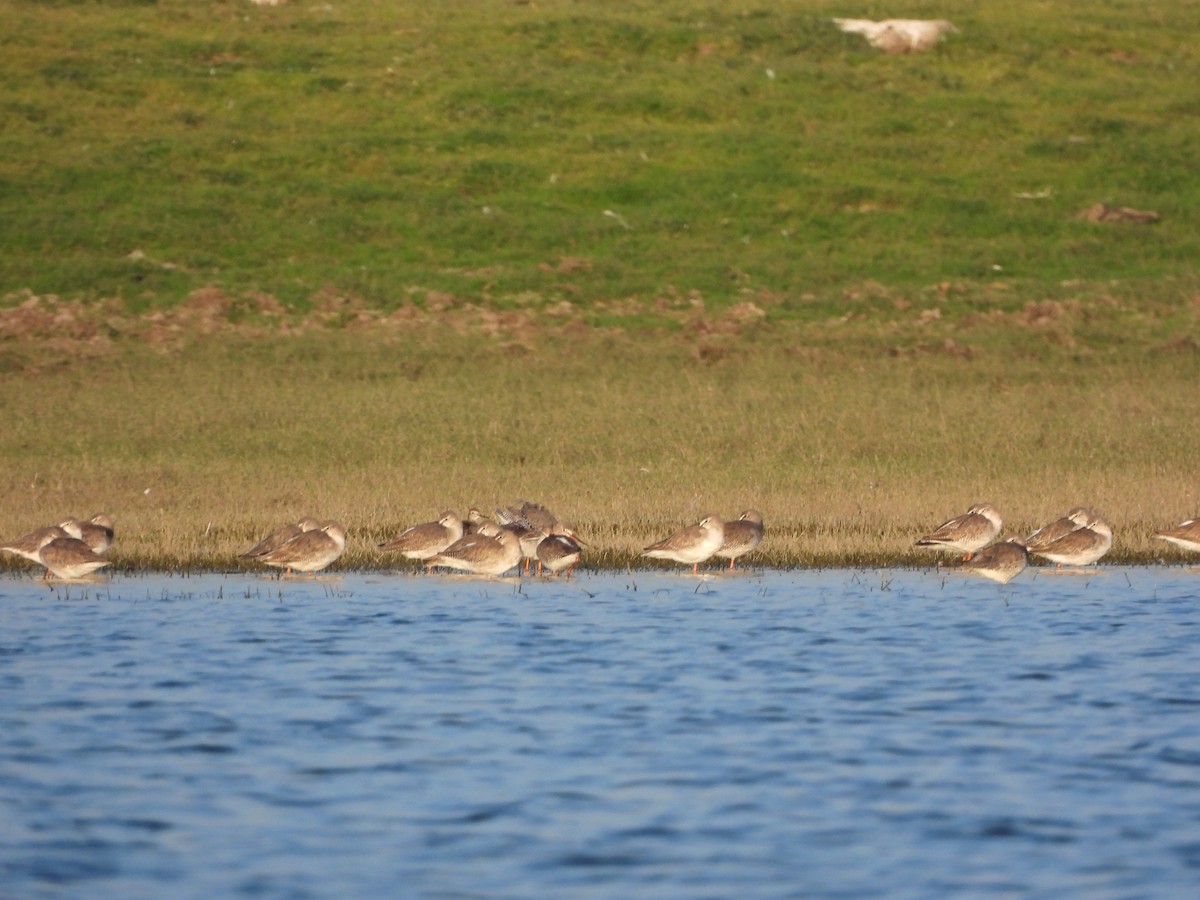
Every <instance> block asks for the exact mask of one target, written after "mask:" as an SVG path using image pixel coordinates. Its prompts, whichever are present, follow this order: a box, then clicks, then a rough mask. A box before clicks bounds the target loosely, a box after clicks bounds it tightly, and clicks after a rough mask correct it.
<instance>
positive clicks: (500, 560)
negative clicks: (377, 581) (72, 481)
mask: <svg viewBox="0 0 1200 900" xmlns="http://www.w3.org/2000/svg"><path fill="white" fill-rule="evenodd" d="M1001 527H1002V525H1001V519H1000V513H998V512H997V511H996V508H995V507H994V506H992V505H991V504H990V503H979V504H976V505H975V506H972V507H971V508H970V509H969V510H967V511H966V512H965V513H963V514H962V515H961V516H955V517H954V518H953V519H949V520H948V521H946V522H943V523H942V524H941V525H939V526H938V527H937V528H935V529H934V530H933V531H931V532H929V534H927V535H925V536H924V537H921V538H919V539H918V540H917V541H916V543H915V546H917V547H928V548H931V549H934V550H947V551H951V552H954V553H961V554H963V563H962V567H961V568H962V570H963V571H964V572H968V573H971V574H975V575H981V576H983V577H984V578H988V579H991V580H992V581H998V582H1000V583H1001V584H1007V583H1008V582H1009V581H1011V580H1012V579H1013V578H1015V577H1016V576H1017V575H1019V574H1020V573H1021V572H1023V571H1024V570H1025V568H1026V566H1027V565H1028V564H1029V557H1030V555H1033V556H1040V557H1042V558H1043V559H1047V560H1049V561H1050V562H1052V563H1056V564H1057V565H1058V568H1059V569H1062V567H1063V566H1071V567H1076V568H1079V567H1084V566H1091V565H1093V564H1094V563H1096V562H1098V561H1099V560H1100V559H1101V558H1102V557H1103V556H1104V555H1105V554H1106V553H1108V551H1109V550H1110V549H1112V543H1113V532H1112V527H1111V526H1110V525H1109V523H1108V522H1107V521H1105V520H1104V518H1103V517H1102V516H1099V515H1097V514H1096V513H1094V512H1092V511H1091V510H1089V509H1088V508H1087V507H1083V506H1077V507H1075V508H1074V509H1072V510H1071V511H1070V512H1068V513H1067V514H1066V515H1065V516H1063V517H1062V518H1061V519H1057V520H1055V521H1053V522H1051V523H1050V524H1049V525H1046V526H1045V527H1044V528H1039V529H1038V530H1037V531H1035V532H1034V533H1033V534H1031V535H1029V536H1028V537H1026V538H1008V539H1006V540H1003V541H999V540H997V539H998V538H999V537H1000V531H1001ZM1154 537H1156V538H1158V539H1159V540H1163V541H1167V542H1169V543H1172V544H1175V545H1176V546H1178V547H1182V548H1183V549H1184V550H1189V551H1192V552H1196V553H1200V518H1194V519H1188V520H1187V521H1186V522H1182V523H1181V524H1179V525H1178V526H1176V527H1175V528H1169V529H1167V530H1165V531H1160V532H1157V533H1156V534H1155V535H1154ZM762 539H763V517H762V515H761V514H760V513H759V512H758V511H757V510H754V509H748V510H746V511H745V512H744V513H742V514H741V515H740V516H739V517H738V518H737V519H733V520H730V521H724V520H722V519H721V518H719V517H718V516H715V515H709V516H705V517H704V518H703V519H701V520H700V521H699V522H698V523H696V524H695V525H689V526H687V527H686V528H683V529H681V530H680V531H676V532H675V533H674V534H671V535H668V536H667V537H665V538H663V539H662V540H661V541H656V542H655V543H653V544H651V545H650V546H648V547H645V548H644V549H643V550H642V556H646V557H649V558H651V559H665V560H669V561H671V562H677V563H682V564H683V565H690V566H691V567H692V574H693V575H695V574H698V573H699V566H700V564H701V563H704V562H707V561H708V560H710V559H712V558H713V557H714V556H716V557H720V558H723V559H728V560H729V569H731V570H732V569H733V568H734V563H735V561H736V560H737V559H739V558H740V557H742V556H744V555H746V554H747V553H751V552H752V551H754V550H755V549H757V547H758V545H759V544H761V543H762ZM112 544H113V520H112V518H111V517H109V516H108V515H106V514H104V513H98V514H96V515H94V516H92V518H90V519H88V520H86V521H84V520H80V519H76V518H73V517H72V518H67V519H63V520H62V521H61V522H59V523H58V524H56V525H47V526H45V527H43V528H38V529H36V530H34V531H31V532H29V533H28V534H25V535H22V536H21V537H19V538H17V539H16V540H13V541H7V542H5V543H4V544H0V551H5V552H8V553H13V554H16V555H17V556H22V557H25V558H26V559H29V560H32V561H33V562H35V563H38V564H40V565H42V566H44V567H45V569H46V572H45V575H44V576H43V577H45V578H49V577H50V576H51V575H53V576H55V577H57V578H61V579H64V580H76V579H80V578H85V577H87V576H88V575H91V574H92V573H93V572H95V571H96V570H98V569H101V568H103V567H104V566H107V565H109V560H108V558H107V555H106V554H107V553H108V550H109V548H110V547H112ZM586 546H587V542H585V541H584V540H583V539H582V538H581V537H580V536H579V535H578V533H577V532H576V531H575V529H574V528H573V527H572V526H571V525H569V524H568V523H567V522H564V521H563V520H562V519H560V518H559V517H558V516H556V515H555V514H554V513H552V512H550V510H548V509H547V508H546V507H544V506H542V505H541V504H540V503H532V502H530V501H528V500H519V501H517V503H516V504H515V505H513V506H508V507H504V508H502V509H501V508H497V509H496V518H495V519H489V518H487V517H485V516H484V515H483V514H482V513H481V512H480V511H479V510H478V509H477V508H472V509H471V510H470V512H468V513H467V516H466V518H465V519H462V518H459V516H458V514H457V513H455V512H453V511H446V512H444V513H442V515H441V516H440V517H439V518H438V519H437V520H436V521H433V522H422V523H421V524H419V525H413V526H412V527H411V528H408V529H406V530H404V531H403V532H401V533H400V534H399V535H397V536H396V537H394V538H392V539H391V540H388V541H384V542H382V543H380V544H379V545H378V548H379V549H380V550H382V551H384V552H395V553H399V554H401V555H402V556H404V557H406V558H408V559H411V560H416V561H417V562H419V563H421V564H423V565H424V566H425V567H426V569H427V571H429V572H432V571H433V569H435V568H447V569H457V570H460V571H464V572H471V573H474V574H477V575H488V576H499V575H503V574H505V573H507V572H509V571H511V570H513V569H516V568H518V567H519V566H520V565H521V563H522V561H524V564H525V572H526V574H528V573H529V570H530V567H531V565H532V564H533V563H534V562H535V561H536V562H537V573H538V574H539V575H541V574H543V572H549V573H550V574H552V575H557V574H559V573H560V572H563V571H566V573H567V577H570V575H571V570H572V569H573V568H574V567H575V564H576V563H577V562H578V561H579V559H580V556H581V555H582V554H583V548H584V547H586ZM345 550H346V529H345V528H344V527H343V526H342V525H341V523H339V522H336V521H332V520H328V521H321V520H319V519H314V518H310V517H305V518H303V519H300V520H299V521H297V522H292V523H289V524H287V525H285V526H284V527H282V528H280V529H279V530H278V531H275V532H273V533H271V534H269V535H267V536H266V537H265V538H263V539H262V540H261V541H259V542H258V543H257V544H255V545H254V546H253V547H251V548H250V549H249V550H247V551H246V552H245V553H242V554H240V555H239V558H240V559H245V560H250V561H253V562H258V563H262V564H264V565H267V566H271V567H273V568H276V569H280V570H282V574H286V575H291V574H292V573H295V572H303V573H307V574H309V575H311V574H313V573H315V572H320V571H322V570H323V569H325V568H327V567H328V566H329V565H331V564H332V563H333V562H335V561H336V560H337V559H338V558H339V557H340V556H341V555H342V553H344V552H345Z"/></svg>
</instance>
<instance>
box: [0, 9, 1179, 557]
mask: <svg viewBox="0 0 1200 900" xmlns="http://www.w3.org/2000/svg"><path fill="white" fill-rule="evenodd" d="M901 6H902V7H904V8H897V9H892V10H889V11H890V12H891V13H892V14H894V15H902V14H908V13H912V14H917V15H919V14H921V12H922V10H919V9H918V8H917V7H916V6H912V9H911V10H910V9H909V8H908V7H907V6H905V5H904V4H901ZM1032 8H1033V7H1032V5H1031V4H1013V5H1010V6H1009V7H1006V8H1005V10H1003V11H1001V10H991V9H990V8H989V10H987V11H986V14H985V13H984V11H981V10H979V9H977V8H976V7H975V6H974V5H970V4H961V5H955V4H951V8H948V9H941V8H940V9H939V13H938V14H939V15H946V16H948V17H949V18H952V19H954V20H955V21H956V23H957V24H958V25H959V26H960V28H962V29H963V33H962V34H961V35H959V36H955V37H953V38H952V39H951V40H950V41H948V42H947V43H946V44H945V45H943V47H941V48H939V50H938V51H936V52H935V53H934V54H930V55H924V56H920V57H916V56H914V57H884V56H880V55H878V54H875V53H874V52H873V51H870V50H869V48H866V47H865V45H860V43H859V42H858V40H857V39H855V38H850V37H848V36H845V35H841V34H840V33H838V32H836V30H834V29H832V27H830V26H828V23H827V22H826V18H825V16H826V13H828V14H830V15H832V14H842V13H844V12H845V10H844V9H841V8H838V9H834V8H833V7H832V6H830V7H829V8H828V9H825V8H823V7H820V6H816V7H811V8H809V7H806V8H804V9H803V10H780V9H779V8H777V5H771V6H767V5H760V4H754V3H750V4H745V5H732V6H729V7H722V8H712V7H708V6H701V5H698V4H696V3H694V2H687V0H675V2H667V3H654V4H650V3H628V4H620V5H619V6H610V5H603V4H601V5H595V6H590V7H586V8H581V7H578V6H577V5H574V4H568V3H559V2H553V0H551V2H547V3H539V4H537V5H536V6H534V5H522V4H509V3H490V2H484V3H464V4H461V5H456V4H439V5H437V7H436V8H431V7H429V5H426V4H394V3H369V2H364V3H359V4H339V5H337V6H336V7H329V6H326V7H322V6H319V5H316V6H312V5H308V4H295V5H292V6H289V7H281V8H277V9H272V10H269V11H268V10H260V9H258V8H256V7H249V5H248V4H242V3H232V2H230V3H222V2H216V3H212V4H186V3H182V2H180V3H175V2H166V0H164V2H160V3H156V4H155V3H129V4H32V3H13V4H9V5H7V6H6V7H5V8H4V10H3V13H2V15H3V16H4V17H5V18H6V20H8V24H9V25H11V26H12V27H7V28H4V29H0V31H3V33H4V37H3V38H2V40H3V42H4V49H5V53H4V54H0V67H2V68H0V72H2V73H3V74H2V78H3V95H2V98H3V103H4V107H5V113H6V115H7V116H8V126H6V129H5V134H4V138H3V141H4V148H5V152H4V153H2V154H0V213H2V214H0V250H2V251H3V259H4V263H3V266H0V291H3V292H4V294H5V299H4V301H3V302H0V400H2V408H3V410H4V429H3V434H2V435H0V457H2V458H3V461H4V466H3V471H2V473H0V534H3V535H5V536H14V535H16V534H18V533H21V532H23V531H25V530H28V529H29V528H32V527H34V526H36V525H40V524H43V523H45V522H49V521H53V520H55V519H56V518H58V517H61V516H63V515H67V514H75V515H89V514H91V513H92V512H95V511H98V510H102V509H103V510H105V511H107V512H109V513H111V514H112V515H113V516H114V517H115V518H116V520H117V526H118V543H117V546H116V548H115V549H114V551H113V556H114V560H115V561H116V563H117V566H118V568H120V567H127V568H150V569H165V570H178V569H189V568H219V569H227V568H230V567H232V566H235V565H237V564H236V563H235V562H234V556H235V555H236V553H237V552H238V551H240V550H242V549H244V548H245V547H246V546H249V544H250V543H252V542H253V540H255V539H256V538H257V537H258V536H260V535H261V534H262V533H263V532H265V531H266V530H269V529H271V528H273V527H275V526H277V525H278V524H280V523H281V522H283V521H286V520H289V519H295V518H297V517H298V516H300V515H305V514H313V515H318V516H321V517H335V518H339V519H341V520H342V521H343V522H344V523H345V524H346V525H347V526H348V527H349V529H350V532H351V544H350V547H349V550H348V552H347V554H346V557H345V558H344V561H343V562H342V563H339V565H340V566H343V567H358V568H370V567H388V566H392V565H397V566H403V563H402V562H401V561H398V560H394V559H391V558H385V557H382V556H380V555H379V554H377V553H375V551H374V549H373V548H374V543H375V541H377V540H381V539H383V538H385V537H389V536H391V535H392V534H394V533H395V532H397V531H398V530H400V529H402V528H403V527H405V526H407V525H409V524H412V523H413V522H416V521H424V520H427V519H429V518H432V517H434V516H435V515H436V514H437V513H438V512H439V511H440V510H442V509H443V508H446V507H452V508H456V509H458V510H459V511H460V512H463V511H465V509H466V508H467V507H468V506H471V505H478V506H480V507H482V508H484V509H490V508H491V507H492V506H494V505H499V504H503V503H507V502H511V501H512V500H514V499H516V498H517V497H528V498H531V499H536V500H541V501H543V502H545V503H547V504H548V505H550V506H551V507H552V508H554V509H555V510H557V511H559V512H560V513H561V514H562V515H564V516H566V517H568V518H570V519H571V520H573V521H574V523H575V524H576V525H577V526H579V528H580V529H581V531H582V532H583V533H584V535H585V536H586V537H587V538H588V539H589V540H590V541H591V543H592V545H593V548H592V550H591V552H590V553H589V554H588V555H587V556H585V561H586V562H587V564H589V565H593V566H604V567H623V566H626V565H639V564H641V563H639V561H638V560H637V557H636V552H637V550H638V549H640V547H641V546H644V545H645V544H646V543H648V542H649V541H651V540H654V539H656V538H658V537H661V536H662V535H663V534H664V533H666V532H667V531H669V530H672V529H674V528H676V527H679V526H681V525H683V524H687V523H689V522H692V521H696V520H698V519H699V517H700V516H701V515H703V514H704V513H706V512H709V511H715V512H717V513H718V514H721V515H724V516H728V517H735V516H736V515H737V514H738V513H739V512H740V511H741V510H742V509H744V508H746V507H749V506H754V507H757V508H759V509H760V510H761V511H762V512H763V513H764V515H765V517H766V520H767V525H768V539H767V541H766V542H764V545H763V547H762V548H761V550H760V551H759V553H758V554H757V556H756V557H755V560H756V563H757V564H759V565H778V566H795V565H804V566H823V565H846V564H863V565H867V564H881V565H882V564H920V563H928V564H932V556H930V555H922V554H919V553H917V552H916V551H914V550H912V548H911V543H912V540H913V539H914V538H915V536H916V535H917V534H919V533H920V532H922V531H923V530H926V529H928V528H929V527H931V526H933V525H935V524H937V523H938V522H939V521H941V520H943V519H944V518H947V517H948V516H950V515H953V514H956V513H958V512H961V511H963V510H964V509H965V508H966V507H967V506H968V505H969V504H970V503H971V502H974V501H976V500H985V499H986V500H989V501H991V502H993V503H995V504H997V505H998V506H999V508H1000V509H1001V511H1002V512H1003V513H1004V515H1005V518H1006V524H1007V525H1008V526H1009V527H1010V529H1011V530H1012V531H1013V532H1015V533H1025V532H1027V531H1029V530H1032V529H1033V528H1034V527H1037V526H1038V525H1040V524H1043V523H1044V522H1045V521H1048V520H1049V519H1051V518H1054V517H1056V516H1058V515H1060V514H1061V513H1062V511H1063V510H1065V509H1067V508H1068V507H1070V506H1073V505H1075V504H1077V503H1086V504H1089V505H1092V506H1094V507H1096V508H1097V509H1098V510H1100V511H1102V512H1104V513H1105V514H1106V515H1107V516H1108V517H1109V518H1110V519H1111V520H1112V521H1113V523H1114V525H1115V527H1116V531H1117V540H1116V544H1115V546H1114V550H1113V553H1112V554H1111V557H1110V558H1111V559H1112V560H1114V561H1148V560H1151V559H1178V558H1179V557H1178V556H1176V555H1174V554H1173V552H1172V551H1171V550H1170V549H1169V548H1167V547H1165V546H1162V545H1160V544H1159V543H1158V542H1153V541H1151V540H1150V534H1151V533H1152V532H1153V531H1154V530H1156V529H1159V528H1162V527H1165V526H1167V525H1171V524H1174V523H1175V522H1177V521H1179V520H1181V519H1183V518H1185V517H1187V516H1189V515H1194V514H1196V512H1197V511H1198V510H1200V496H1198V495H1200V490H1198V485H1197V482H1196V480H1195V448H1196V447H1197V446H1200V417H1198V416H1197V402H1196V398H1197V391H1196V384H1197V374H1200V372H1198V367H1200V362H1198V360H1200V353H1198V350H1200V279H1197V277H1196V273H1195V267H1194V261H1195V259H1196V258H1197V250H1198V249H1200V248H1198V246H1197V241H1198V235H1197V231H1196V229H1195V228H1194V224H1193V223H1194V216H1193V215H1192V213H1191V210H1194V209H1195V208H1196V206H1197V200H1200V197H1197V196H1196V195H1197V193H1198V192H1200V185H1198V184H1197V183H1196V182H1195V179H1194V178H1193V177H1192V172H1193V168H1194V162H1193V157H1192V155H1191V153H1190V151H1189V150H1188V147H1189V146H1190V144H1189V140H1190V135H1189V132H1188V124H1187V123H1188V121H1190V120H1189V117H1188V113H1189V112H1194V111H1195V105H1194V104H1195V99H1194V88H1193V85H1194V84H1195V81H1196V76H1197V74H1200V73H1197V71H1196V69H1197V68H1198V63H1197V60H1196V58H1195V55H1194V54H1193V53H1192V52H1191V51H1190V50H1189V49H1188V45H1187V43H1186V40H1185V38H1184V35H1186V34H1187V33H1189V30H1188V29H1187V28H1186V27H1181V23H1180V21H1179V18H1180V17H1181V16H1182V17H1187V16H1194V15H1196V14H1197V13H1196V10H1194V9H1192V8H1190V7H1185V8H1182V9H1180V8H1177V7H1176V6H1175V5H1173V4H1164V3H1153V2H1152V3H1147V4H1141V5H1137V6H1126V5H1121V6H1117V5H1114V4H1112V3H1105V2H1090V3H1082V4H1072V5H1070V8H1069V9H1067V8H1057V7H1056V8H1055V9H1047V8H1045V7H1044V6H1041V5H1038V6H1037V15H1036V16H1032V15H1030V10H1031V9H1032ZM1034 22H1036V23H1037V25H1038V27H1037V28H1036V29H1035V28H1033V27H1032V23H1034ZM1184 24H1186V23H1184ZM1196 24H1197V25H1200V23H1196ZM1194 30H1195V29H1192V31H1194ZM1094 202H1111V203H1117V204H1123V205H1130V206H1135V207H1138V208H1146V209H1154V210H1156V211H1158V212H1160V213H1161V214H1162V217H1163V218H1162V221H1161V222H1160V223H1158V224H1157V225H1153V226H1140V225H1129V224H1124V223H1119V224H1097V223H1091V222H1086V221H1083V220H1081V219H1079V218H1078V216H1077V212H1078V211H1079V210H1080V209H1083V208H1085V207H1087V206H1089V205H1091V204H1092V203H1094ZM4 564H5V565H10V566H13V565H18V564H14V563H11V562H10V561H8V560H5V561H4Z"/></svg>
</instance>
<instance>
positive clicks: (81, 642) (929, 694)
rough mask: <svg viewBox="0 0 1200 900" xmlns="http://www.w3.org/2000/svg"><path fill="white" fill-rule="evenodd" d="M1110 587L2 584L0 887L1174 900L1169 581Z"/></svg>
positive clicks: (1181, 839) (1185, 811)
mask: <svg viewBox="0 0 1200 900" xmlns="http://www.w3.org/2000/svg"><path fill="white" fill-rule="evenodd" d="M1121 576H1124V577H1120V576H1117V575H1116V574H1115V573H1110V572H1109V571H1108V570H1103V571H1102V572H1101V573H1100V575H1097V576H1093V577H1089V578H1087V579H1068V578H1059V577H1055V576H1043V575H1039V574H1036V573H1034V574H1031V575H1030V576H1029V577H1028V578H1026V577H1024V576H1023V577H1022V579H1021V580H1019V581H1016V582H1014V583H1013V584H1012V585H1009V586H1008V587H1006V588H1004V589H1002V590H998V589H996V588H995V586H993V585H987V584H978V583H975V582H968V581H965V580H963V579H958V578H956V577H955V576H953V575H952V574H950V573H947V572H941V573H937V574H935V573H933V572H932V571H894V572H886V573H874V572H844V571H828V572H776V573H757V574H746V575H743V576H740V577H737V578H715V579H711V580H709V581H703V582H697V581H696V580H695V579H692V578H691V577H690V575H687V576H681V575H677V574H665V573H664V574H656V573H638V574H637V576H636V578H635V577H633V576H632V575H629V574H624V575H603V576H598V575H592V576H589V575H587V574H586V573H585V574H583V575H582V576H581V577H579V578H577V579H574V580H572V582H570V583H567V582H566V581H565V580H562V579H560V580H536V579H531V580H523V581H522V582H520V583H519V584H517V583H514V582H512V581H502V582H489V581H482V580H476V579H456V578H436V577H435V578H426V577H417V576H395V577H394V578H388V577H382V576H379V575H376V574H372V575H367V576H345V577H343V578H340V579H338V578H331V579H328V580H326V581H324V582H321V581H317V580H313V581H312V582H307V581H303V582H295V583H288V582H284V583H280V582H276V581H270V580H267V579H261V580H260V579H254V578H249V579H247V577H246V576H221V575H209V576H197V577H191V578H188V579H179V578H174V579H172V578H149V577H147V578H135V577H131V578H124V577H122V576H120V575H115V576H113V577H112V579H111V580H110V581H109V582H108V583H106V584H105V585H104V586H103V590H90V591H88V592H87V593H86V595H81V594H80V593H79V592H71V593H70V595H69V597H68V596H67V594H66V593H65V592H63V591H60V592H59V593H58V594H56V595H53V596H52V597H51V598H50V600H49V601H48V600H47V597H46V594H45V590H44V588H42V587H41V586H39V585H35V584H33V583H29V584H26V583H24V582H22V581H19V580H17V581H11V582H5V583H4V585H3V588H4V593H5V634H4V636H3V638H0V641H2V643H0V821H3V822H4V823H5V826H4V827H3V828H2V829H0V893H5V894H11V895H12V896H31V897H33V896H60V895H62V893H64V892H70V893H71V894H73V895H78V896H88V897H127V896H162V895H170V896H173V897H196V898H200V897H211V896H230V895H247V896H261V897H308V896H312V897H328V896H384V895H389V894H394V893H395V892H396V890H397V889H398V886H399V885H403V890H404V892H405V893H406V894H408V895H410V896H421V897H447V898H449V897H455V898H457V897H488V898H493V897H505V898H507V897H512V898H523V897H530V896H572V897H588V896H594V897H605V898H607V897H612V896H619V895H622V894H627V895H631V896H663V897H668V896H669V897H676V896H687V897H727V896H739V897H742V896H744V897H778V896H805V897H810V896H812V897H854V898H860V897H880V896H896V895H900V896H940V895H943V894H955V893H956V894H964V895H971V896H975V895H980V894H1006V895H1018V894H1019V895H1030V894H1032V895H1037V896H1063V895H1074V896H1190V895H1191V894H1192V893H1193V892H1194V888H1195V884H1196V876H1197V870H1198V869H1200V843H1197V841H1196V839H1195V823H1196V820H1197V815H1198V814H1200V719H1198V718H1197V716H1196V715H1195V708H1196V707H1197V706H1200V699H1198V698H1200V647H1198V644H1200V642H1197V641H1195V640H1194V623H1195V622H1196V621H1197V620H1198V617H1197V615H1196V605H1195V601H1194V596H1195V587H1196V583H1195V579H1194V577H1192V578H1189V577H1188V576H1187V575H1186V574H1184V573H1182V572H1180V571H1179V570H1173V569H1162V570H1154V569H1146V570H1139V569H1130V570H1123V571H1122V572H1121ZM55 597H57V598H58V599H54V598H55Z"/></svg>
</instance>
